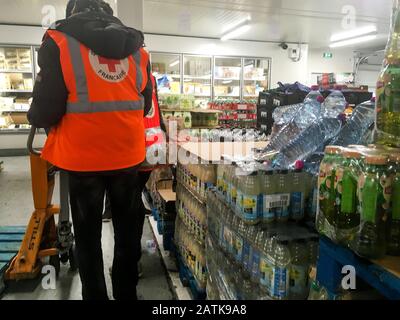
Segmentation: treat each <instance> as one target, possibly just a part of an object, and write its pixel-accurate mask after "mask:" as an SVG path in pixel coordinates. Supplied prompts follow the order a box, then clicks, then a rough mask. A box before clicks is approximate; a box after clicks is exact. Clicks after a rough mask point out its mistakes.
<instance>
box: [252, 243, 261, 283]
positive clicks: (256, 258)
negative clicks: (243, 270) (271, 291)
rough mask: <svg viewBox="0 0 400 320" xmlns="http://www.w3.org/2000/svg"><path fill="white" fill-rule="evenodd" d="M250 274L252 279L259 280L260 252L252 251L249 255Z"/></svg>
mask: <svg viewBox="0 0 400 320" xmlns="http://www.w3.org/2000/svg"><path fill="white" fill-rule="evenodd" d="M251 265H252V267H251V269H252V270H251V274H252V276H253V278H254V279H259V277H260V251H258V250H254V249H253V250H252V253H251Z"/></svg>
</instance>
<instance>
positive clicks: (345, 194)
mask: <svg viewBox="0 0 400 320" xmlns="http://www.w3.org/2000/svg"><path fill="white" fill-rule="evenodd" d="M361 157H362V155H361V153H360V152H358V151H356V150H351V149H350V150H346V151H344V152H343V160H342V165H341V166H340V168H339V169H338V174H337V175H338V183H337V201H336V204H337V206H338V208H339V212H338V213H337V215H336V219H335V227H336V240H337V241H338V242H339V243H341V244H343V245H349V243H350V241H351V239H353V238H354V236H355V233H356V231H357V227H358V226H359V225H360V214H359V212H358V210H357V209H358V198H357V184H358V177H359V176H360V173H361V165H360V163H361V161H362V159H361Z"/></svg>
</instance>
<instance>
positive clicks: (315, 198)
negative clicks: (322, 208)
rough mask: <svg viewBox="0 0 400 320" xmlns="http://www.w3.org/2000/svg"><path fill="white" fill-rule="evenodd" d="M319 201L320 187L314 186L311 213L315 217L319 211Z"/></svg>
mask: <svg viewBox="0 0 400 320" xmlns="http://www.w3.org/2000/svg"><path fill="white" fill-rule="evenodd" d="M317 202H318V188H314V189H313V194H312V202H311V212H310V213H309V214H310V216H311V217H315V215H316V213H317Z"/></svg>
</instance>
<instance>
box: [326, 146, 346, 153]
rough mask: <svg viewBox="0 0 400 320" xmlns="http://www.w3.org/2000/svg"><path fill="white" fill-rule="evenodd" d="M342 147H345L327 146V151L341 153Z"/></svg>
mask: <svg viewBox="0 0 400 320" xmlns="http://www.w3.org/2000/svg"><path fill="white" fill-rule="evenodd" d="M342 149H343V148H342V147H339V146H327V147H326V148H325V153H328V154H335V153H341V152H342Z"/></svg>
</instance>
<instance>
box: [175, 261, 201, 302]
mask: <svg viewBox="0 0 400 320" xmlns="http://www.w3.org/2000/svg"><path fill="white" fill-rule="evenodd" d="M177 260H178V267H179V268H178V269H179V278H180V280H181V282H182V284H183V285H184V286H186V287H189V289H190V292H191V293H192V296H193V299H194V300H205V299H206V297H207V293H206V290H205V289H203V288H200V287H199V286H198V284H197V281H196V279H195V277H194V275H193V273H192V272H191V271H190V269H189V268H188V267H187V266H186V264H185V263H184V261H183V260H182V258H181V256H180V255H179V254H177Z"/></svg>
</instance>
